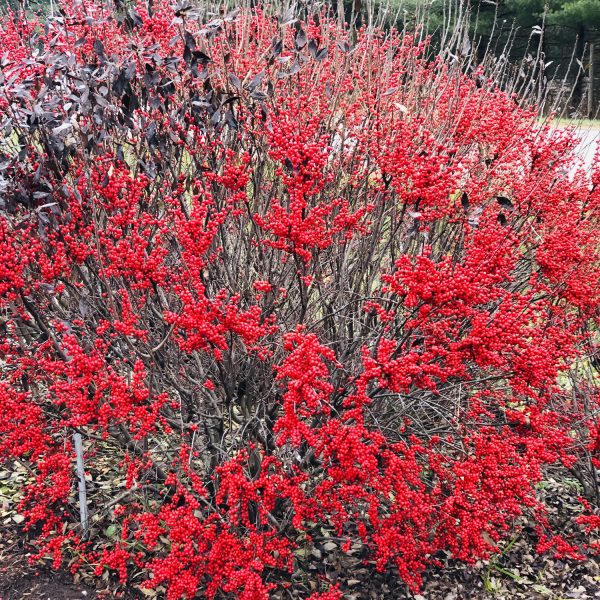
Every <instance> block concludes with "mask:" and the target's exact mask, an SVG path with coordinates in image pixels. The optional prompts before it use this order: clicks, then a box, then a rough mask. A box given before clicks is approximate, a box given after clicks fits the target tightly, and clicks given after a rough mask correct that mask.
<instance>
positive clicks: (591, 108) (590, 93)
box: [587, 43, 594, 119]
mask: <svg viewBox="0 0 600 600" xmlns="http://www.w3.org/2000/svg"><path fill="white" fill-rule="evenodd" d="M588 82H589V84H588V85H589V87H588V106H587V113H588V118H589V119H592V118H593V117H594V44H593V43H590V71H589V76H588Z"/></svg>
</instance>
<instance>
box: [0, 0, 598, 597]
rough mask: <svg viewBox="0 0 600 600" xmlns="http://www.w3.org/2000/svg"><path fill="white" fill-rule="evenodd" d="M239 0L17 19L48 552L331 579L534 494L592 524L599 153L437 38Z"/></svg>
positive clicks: (24, 380)
mask: <svg viewBox="0 0 600 600" xmlns="http://www.w3.org/2000/svg"><path fill="white" fill-rule="evenodd" d="M213 17H214V18H212V19H211V18H208V17H206V16H205V14H204V13H203V12H201V11H200V10H199V9H198V8H197V7H193V6H191V5H188V4H185V3H183V4H179V5H176V6H170V5H169V3H168V2H166V1H165V0H155V1H154V2H153V5H152V6H151V7H149V6H147V5H146V4H145V3H143V2H139V3H138V4H137V5H136V6H135V7H132V8H129V9H127V8H126V7H122V6H120V4H118V5H117V8H116V9H114V10H113V9H112V8H108V7H107V6H106V4H105V3H103V2H101V1H100V0H83V1H80V2H75V3H69V2H67V3H65V4H64V5H63V7H62V9H61V11H60V13H58V14H57V15H56V16H54V17H50V18H47V19H45V20H44V21H37V20H36V19H35V17H33V16H30V18H28V19H23V18H20V17H19V16H17V15H14V14H12V15H8V16H6V17H5V18H4V19H3V20H2V24H1V30H0V31H1V39H2V55H1V63H0V66H1V70H2V75H1V78H0V126H1V128H0V131H1V134H0V152H1V156H0V255H1V256H2V261H1V262H0V311H1V312H0V319H1V320H0V331H1V334H0V335H1V337H0V360H1V364H2V371H1V376H0V460H1V461H3V462H4V463H5V465H7V466H8V469H11V468H16V467H17V465H21V468H22V467H24V468H26V469H27V471H28V472H29V483H28V485H27V487H26V488H25V491H24V494H25V495H24V499H23V502H22V505H21V507H20V510H21V512H22V514H23V516H24V517H25V519H26V520H25V527H26V530H28V531H29V533H30V535H31V537H32V539H33V540H35V543H36V545H37V550H38V552H39V556H40V557H42V556H47V555H51V556H53V558H54V566H55V568H59V566H60V565H61V564H62V563H66V564H69V565H70V566H71V568H72V569H74V570H76V569H78V568H87V569H88V570H89V569H92V570H94V571H95V572H96V574H98V575H101V574H102V573H103V572H105V571H106V570H110V571H113V572H116V573H118V575H119V576H120V578H121V581H122V582H123V583H124V584H125V583H130V584H131V583H133V582H135V583H137V584H140V582H141V585H142V586H145V587H147V588H159V589H166V593H167V597H168V598H169V599H175V598H183V597H186V598H192V597H194V596H195V594H197V593H201V594H204V595H205V596H206V597H207V598H216V597H229V598H241V599H245V600H255V599H256V600H258V599H266V598H268V597H269V595H270V594H272V593H275V592H274V590H276V589H284V588H290V593H291V592H294V593H301V594H311V593H312V592H314V594H313V595H312V596H311V598H313V600H314V599H316V598H321V599H326V598H327V599H334V598H340V597H342V594H343V590H344V589H345V588H344V585H345V581H344V579H343V577H342V578H341V579H340V578H338V580H337V581H334V580H331V581H328V580H327V579H320V580H318V581H317V580H314V581H313V582H312V585H310V586H307V585H304V584H301V583H298V579H293V578H291V575H290V574H291V572H293V571H295V570H297V569H300V570H302V568H303V565H305V562H306V561H305V559H306V556H307V552H308V554H309V555H310V552H312V551H313V550H318V551H319V553H320V552H321V551H326V552H328V553H329V555H334V556H341V555H345V554H348V555H354V556H358V557H359V558H360V560H361V561H363V562H365V563H366V564H367V565H371V566H372V567H373V568H374V569H376V570H379V571H384V570H386V569H388V568H393V569H394V570H395V572H396V573H397V575H398V577H399V578H400V579H401V580H402V581H403V582H404V583H405V584H406V585H407V586H408V587H409V588H410V589H412V590H417V589H418V588H419V586H420V585H421V583H422V576H423V573H424V570H425V569H435V568H443V557H451V558H452V559H453V560H456V561H464V562H466V563H473V562H474V561H476V560H478V559H480V558H486V557H488V556H490V555H491V554H493V553H494V552H496V551H498V549H499V547H500V546H501V544H502V540H503V539H504V538H505V537H506V536H507V535H509V534H511V532H512V531H513V528H514V527H515V523H517V522H518V521H519V519H522V518H526V517H527V518H533V517H535V518H536V519H537V528H536V532H535V536H536V540H537V542H538V545H539V549H540V550H549V549H551V550H553V551H555V552H562V553H566V554H568V555H570V556H573V557H580V558H581V557H584V556H585V555H586V554H587V553H589V552H592V551H593V550H594V544H593V535H594V534H593V532H594V531H595V530H596V529H597V528H598V524H599V519H598V517H597V516H596V514H595V512H594V511H595V510H596V508H595V507H596V505H597V501H598V498H597V497H596V496H595V495H594V490H597V479H596V468H597V467H598V466H600V463H598V458H599V452H600V437H599V433H598V431H599V429H598V420H597V418H595V414H596V412H595V411H596V410H597V401H598V378H597V373H596V374H594V370H593V369H594V364H596V365H597V359H596V357H595V355H594V352H595V345H594V344H597V340H596V339H595V337H594V336H596V335H597V333H596V325H595V319H597V318H598V315H599V301H600V285H599V274H600V270H599V269H600V262H599V251H600V246H599V243H598V241H599V236H598V231H599V225H600V223H599V216H600V166H599V162H598V160H596V161H595V163H594V166H592V169H591V172H586V170H585V168H584V166H582V164H581V161H579V160H578V158H577V154H576V153H575V152H574V148H575V146H576V143H577V140H576V137H575V136H574V134H573V133H572V132H570V131H568V130H566V131H556V130H554V129H552V128H551V127H550V126H548V125H544V124H539V123H538V122H537V121H536V120H535V115H536V113H535V107H527V106H525V104H524V102H523V101H522V99H520V98H517V97H515V96H514V95H510V94H507V93H505V92H503V91H502V90H501V89H499V88H498V86H497V84H496V82H495V81H496V80H495V79H494V78H492V77H490V76H488V75H487V74H486V71H485V69H484V68H483V67H478V68H475V69H474V70H471V71H470V72H469V71H468V70H465V69H464V68H463V65H462V64H461V63H460V59H458V58H456V57H454V58H448V57H447V56H446V57H445V58H442V57H441V56H434V55H433V56H432V55H431V53H430V52H429V51H428V43H427V40H418V39H416V38H413V37H412V36H410V35H403V34H400V33H398V32H396V31H391V32H387V33H386V32H383V31H378V30H374V29H373V28H369V27H367V26H365V27H363V28H362V29H361V30H360V31H357V32H355V34H354V33H353V34H352V35H350V33H349V32H348V31H346V29H345V28H344V27H343V26H340V25H339V24H338V23H337V21H335V20H333V19H331V18H329V17H328V15H327V14H326V13H323V12H322V13H313V14H312V15H308V16H307V17H306V18H303V19H302V20H300V19H297V18H294V16H293V15H289V14H288V15H280V16H277V15H274V14H272V11H271V10H270V9H268V8H264V9H260V8H256V9H253V10H252V11H249V10H241V11H239V10H238V11H233V12H230V13H225V12H223V13H221V14H218V13H217V14H216V15H213ZM590 357H591V358H590ZM584 371H585V373H587V375H582V373H583V372H584ZM74 435H79V436H81V439H82V440H83V451H84V452H83V459H84V464H85V469H86V473H87V474H86V477H85V479H84V480H83V481H81V482H80V483H82V484H83V485H84V487H85V491H86V499H85V502H86V504H87V506H88V509H89V513H90V514H89V520H88V521H87V522H86V521H85V520H84V521H82V522H80V517H79V509H80V508H81V507H80V506H79V504H78V503H79V497H78V493H77V483H78V482H77V477H76V472H75V447H74V442H73V439H74ZM549 469H550V470H554V471H553V472H556V471H557V470H558V471H560V470H561V469H562V470H564V471H565V472H566V470H569V471H570V472H571V473H575V474H577V475H578V476H579V477H580V479H581V481H582V485H583V486H584V489H585V491H586V495H587V498H584V499H583V501H584V502H585V507H586V513H585V515H584V516H582V517H581V518H580V523H579V526H580V527H582V528H583V529H585V530H587V531H588V532H589V534H590V536H589V540H590V543H589V544H583V545H582V544H578V545H576V544H574V543H573V542H572V540H569V539H568V536H559V535H558V534H557V533H556V532H553V531H552V530H551V528H550V527H549V523H548V522H547V520H546V519H545V517H544V513H545V507H544V504H543V502H542V500H541V499H540V497H538V494H537V491H538V487H539V486H538V484H539V483H540V482H541V481H542V480H543V478H544V476H545V473H547V472H548V470H549ZM311 549H312V550H311ZM319 549H320V550H319ZM307 576H308V577H309V578H310V574H308V575H307ZM347 576H348V577H351V576H352V574H351V573H348V574H347ZM294 581H295V582H296V583H294ZM296 584H297V585H296ZM303 585H304V587H302V586H303ZM294 586H296V587H294ZM305 597H306V596H305Z"/></svg>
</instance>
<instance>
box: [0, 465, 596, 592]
mask: <svg viewBox="0 0 600 600" xmlns="http://www.w3.org/2000/svg"><path fill="white" fill-rule="evenodd" d="M5 473H6V472H4V473H2V472H0V484H1V483H2V479H3V477H2V475H4V480H5V481H6V475H5ZM11 489H12V490H15V488H14V487H13V488H11ZM6 490H7V487H6V486H5V487H4V488H1V487H0V500H2V495H4V502H0V600H21V599H29V600H38V599H39V600H63V599H64V600H76V599H77V600H84V599H85V600H92V599H94V600H109V599H114V598H118V599H120V600H138V599H140V598H144V599H145V600H148V599H150V600H162V599H163V598H164V594H162V593H158V594H156V593H152V592H148V591H146V593H145V594H142V592H141V591H140V590H139V589H131V590H121V589H119V586H118V583H117V582H116V581H115V580H112V579H110V578H108V577H104V578H102V579H101V580H93V579H79V578H76V579H75V580H74V578H73V577H72V576H71V575H70V574H69V573H68V572H61V573H56V572H53V571H52V570H51V569H50V568H49V566H46V565H44V564H42V565H39V564H38V565H30V564H29V560H28V558H29V556H30V553H29V551H30V550H31V548H30V547H29V546H28V542H27V536H26V535H25V534H24V533H23V531H22V529H21V525H20V524H19V523H15V522H14V521H13V519H14V518H15V517H14V515H15V513H14V512H13V510H14V506H15V505H14V499H13V498H12V497H11V496H10V493H9V492H7V491H6ZM578 492H579V491H578V490H577V489H576V488H574V487H573V486H572V484H569V483H568V482H567V483H565V481H564V480H553V479H550V480H549V481H547V482H546V484H545V486H544V488H543V489H542V490H540V493H541V494H542V495H544V496H545V503H546V505H547V506H550V507H551V509H550V513H549V518H550V519H551V521H553V525H554V526H555V528H556V529H557V530H558V531H564V532H570V533H571V535H572V534H573V531H576V529H574V528H573V527H572V524H573V520H574V518H575V516H576V512H577V507H578V503H577V496H578ZM7 497H8V498H9V500H6V498H7ZM552 507H554V508H552ZM17 520H19V519H17ZM522 525H523V527H522V529H521V532H520V533H518V534H515V535H514V536H513V539H512V540H510V542H509V543H508V544H507V545H505V546H504V550H503V552H501V553H499V554H498V555H496V556H495V557H494V558H493V559H492V560H490V561H480V562H478V563H477V564H476V565H475V566H473V567H466V566H464V565H459V564H454V563H453V562H452V560H449V559H448V560H445V561H444V562H445V568H444V569H442V570H439V569H438V570H432V571H431V572H429V573H427V574H426V577H425V585H424V587H423V590H422V591H421V593H420V594H417V595H413V594H410V593H408V592H407V591H406V588H405V587H404V586H403V585H402V583H401V582H400V581H399V580H398V578H397V577H396V576H395V575H394V573H393V572H392V571H390V572H388V573H382V574H379V573H375V572H374V570H373V569H370V568H368V567H365V566H364V564H363V563H362V561H361V560H360V559H359V557H352V556H348V555H343V556H340V555H339V554H337V553H335V552H333V553H331V554H329V553H327V552H323V553H320V552H317V553H316V554H315V553H314V552H313V554H311V555H310V556H308V557H305V558H304V560H302V559H301V560H299V563H302V564H299V567H300V568H299V569H298V571H297V572H296V573H295V574H294V575H293V576H292V580H293V582H294V588H296V589H299V590H301V589H304V592H302V593H300V594H298V595H294V596H292V595H290V593H289V592H287V591H286V592H285V593H283V592H274V593H273V594H272V596H271V598H272V600H295V599H296V598H298V599H300V598H307V597H308V596H309V595H310V592H311V590H310V585H311V584H314V581H316V580H318V579H320V578H323V577H326V578H327V579H329V580H336V579H337V580H338V581H339V582H340V584H341V586H342V588H341V589H342V590H343V592H344V599H345V600H401V599H404V598H406V599H413V600H538V599H539V600H567V599H571V598H573V599H582V600H586V599H589V600H593V599H600V561H599V560H598V557H597V556H596V557H594V556H589V557H588V558H587V559H586V560H584V561H573V560H564V559H556V558H553V557H552V556H547V555H546V556H540V555H537V554H536V553H535V552H534V550H533V542H534V539H533V535H532V531H533V529H532V528H531V527H530V524H527V523H523V524H522ZM579 535H580V536H583V534H582V533H581V532H580V533H579ZM573 541H577V540H576V539H575V540H573ZM580 541H581V540H580ZM588 541H589V540H588ZM49 564H50V561H48V565H49ZM198 597H199V598H201V597H202V596H198Z"/></svg>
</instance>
